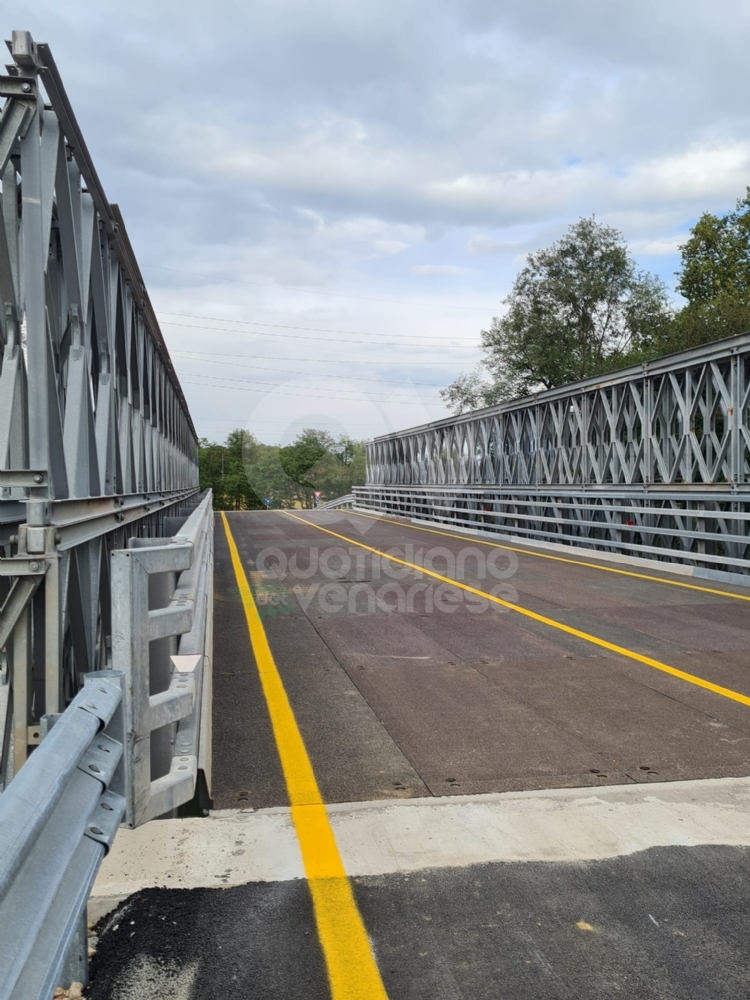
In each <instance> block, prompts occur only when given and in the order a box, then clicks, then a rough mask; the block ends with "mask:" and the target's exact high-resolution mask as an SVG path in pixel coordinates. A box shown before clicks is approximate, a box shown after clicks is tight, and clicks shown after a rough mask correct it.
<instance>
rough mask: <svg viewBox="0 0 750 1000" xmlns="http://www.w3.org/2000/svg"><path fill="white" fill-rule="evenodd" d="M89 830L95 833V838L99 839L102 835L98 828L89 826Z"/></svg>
mask: <svg viewBox="0 0 750 1000" xmlns="http://www.w3.org/2000/svg"><path fill="white" fill-rule="evenodd" d="M89 830H91V832H92V833H95V834H96V835H97V837H101V835H102V831H101V830H100V829H99V827H98V826H90V827H89Z"/></svg>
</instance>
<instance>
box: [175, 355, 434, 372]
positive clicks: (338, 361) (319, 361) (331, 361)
mask: <svg viewBox="0 0 750 1000" xmlns="http://www.w3.org/2000/svg"><path fill="white" fill-rule="evenodd" d="M170 353H171V354H181V353H182V354H185V353H188V354H200V355H203V356H205V357H209V358H245V359H246V360H248V361H253V360H255V361H309V362H311V363H312V364H316V365H370V366H371V367H372V366H373V365H377V366H379V367H389V368H390V367H392V366H395V365H399V366H400V365H408V366H409V367H410V368H413V367H414V366H415V364H417V365H418V366H419V367H420V368H422V367H425V366H426V365H430V366H432V365H439V366H440V367H441V368H447V367H449V365H450V364H451V362H445V361H419V362H414V361H375V360H367V361H363V360H362V359H361V358H360V359H357V360H356V361H355V360H354V359H352V358H348V359H344V358H297V357H295V358H289V357H288V356H287V355H283V356H281V357H279V356H278V355H275V354H231V353H225V352H223V351H188V352H185V351H182V352H181V351H171V352H170ZM309 374H313V373H312V372H311V373H309Z"/></svg>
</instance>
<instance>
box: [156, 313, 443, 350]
mask: <svg viewBox="0 0 750 1000" xmlns="http://www.w3.org/2000/svg"><path fill="white" fill-rule="evenodd" d="M157 315H159V316H179V317H181V318H182V319H205V320H208V321H209V322H211V323H233V324H235V325H240V326H268V327H271V328H273V329H276V330H306V331H307V332H308V333H342V334H345V335H346V336H349V337H391V336H393V334H390V333H363V332H362V331H361V330H331V329H329V328H328V327H325V326H291V325H290V324H289V323H261V322H260V321H258V320H254V319H226V318H225V317H224V316H194V315H193V314H192V313H173V312H161V311H160V312H158V313H157ZM164 325H165V326H179V325H180V324H178V323H165V324H164ZM199 329H200V328H199ZM405 336H406V337H407V339H409V340H426V341H427V342H428V343H433V342H434V341H436V340H447V341H448V342H449V343H453V342H454V341H455V339H456V338H455V337H433V336H432V335H431V334H425V335H424V336H420V335H419V334H418V333H408V334H406V335H405Z"/></svg>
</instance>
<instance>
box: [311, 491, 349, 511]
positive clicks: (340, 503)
mask: <svg viewBox="0 0 750 1000" xmlns="http://www.w3.org/2000/svg"><path fill="white" fill-rule="evenodd" d="M353 503H354V494H353V493H347V494H346V496H343V497H336V499H335V500H328V501H327V502H326V503H322V504H319V505H318V506H317V507H316V508H315V509H316V510H335V509H336V508H337V507H351V506H352V504H353Z"/></svg>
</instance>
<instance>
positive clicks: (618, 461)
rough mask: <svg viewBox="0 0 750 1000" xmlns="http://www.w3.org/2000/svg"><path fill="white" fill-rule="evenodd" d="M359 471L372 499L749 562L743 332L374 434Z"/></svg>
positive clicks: (590, 539)
mask: <svg viewBox="0 0 750 1000" xmlns="http://www.w3.org/2000/svg"><path fill="white" fill-rule="evenodd" d="M367 476H368V481H367V486H366V487H365V488H364V489H362V490H359V491H357V490H355V493H356V495H357V498H358V502H361V503H363V504H365V505H366V506H369V507H371V508H374V507H377V505H378V504H379V503H382V505H383V507H382V509H386V510H389V511H391V512H394V513H398V512H399V510H408V511H410V512H420V511H421V513H422V516H429V517H433V518H437V519H438V520H456V521H461V522H464V523H467V524H471V523H475V522H477V521H478V522H480V523H487V524H488V525H490V526H491V528H492V530H498V531H500V530H502V531H510V532H511V533H515V534H520V535H526V536H529V537H536V538H547V539H553V540H556V541H563V540H564V541H568V542H571V541H574V540H575V542H576V544H585V545H590V546H593V547H596V548H607V549H614V550H617V551H623V552H631V553H633V554H641V555H649V556H652V557H653V556H657V557H658V558H662V559H667V560H670V561H680V562H693V563H696V564H699V565H706V564H710V565H711V566H713V567H714V568H719V569H720V568H722V567H728V566H730V565H731V567H733V568H734V570H735V571H740V572H750V550H749V549H748V541H749V539H748V519H749V518H750V334H743V335H741V336H737V337H732V338H728V339H726V340H723V341H717V342H716V343H713V344H707V345H705V346H703V347H700V348H695V349H692V350H689V351H684V352H681V353H679V354H674V355H671V356H669V357H665V358H660V359H658V360H656V361H653V362H650V363H648V364H643V365H636V366H632V367H631V368H628V369H624V370H622V371H619V372H614V373H612V374H611V375H607V376H604V377H600V378H592V379H587V380H585V381H582V382H578V383H573V384H571V385H566V386H562V387H560V388H559V389H554V390H549V391H545V392H540V393H538V394H536V395H534V396H530V397H527V398H525V399H520V400H513V401H511V402H507V403H501V404H499V405H497V406H493V407H488V408H486V409H483V410H478V411H475V412H473V413H468V414H463V415H461V416H457V417H451V418H447V419H445V420H441V421H437V422H435V423H433V424H429V425H426V426H423V427H418V428H414V429H412V430H406V431H403V432H401V433H397V434H390V435H386V436H383V437H379V438H376V439H375V441H373V442H372V443H371V444H369V445H368V447H367ZM379 487H383V489H379Z"/></svg>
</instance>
